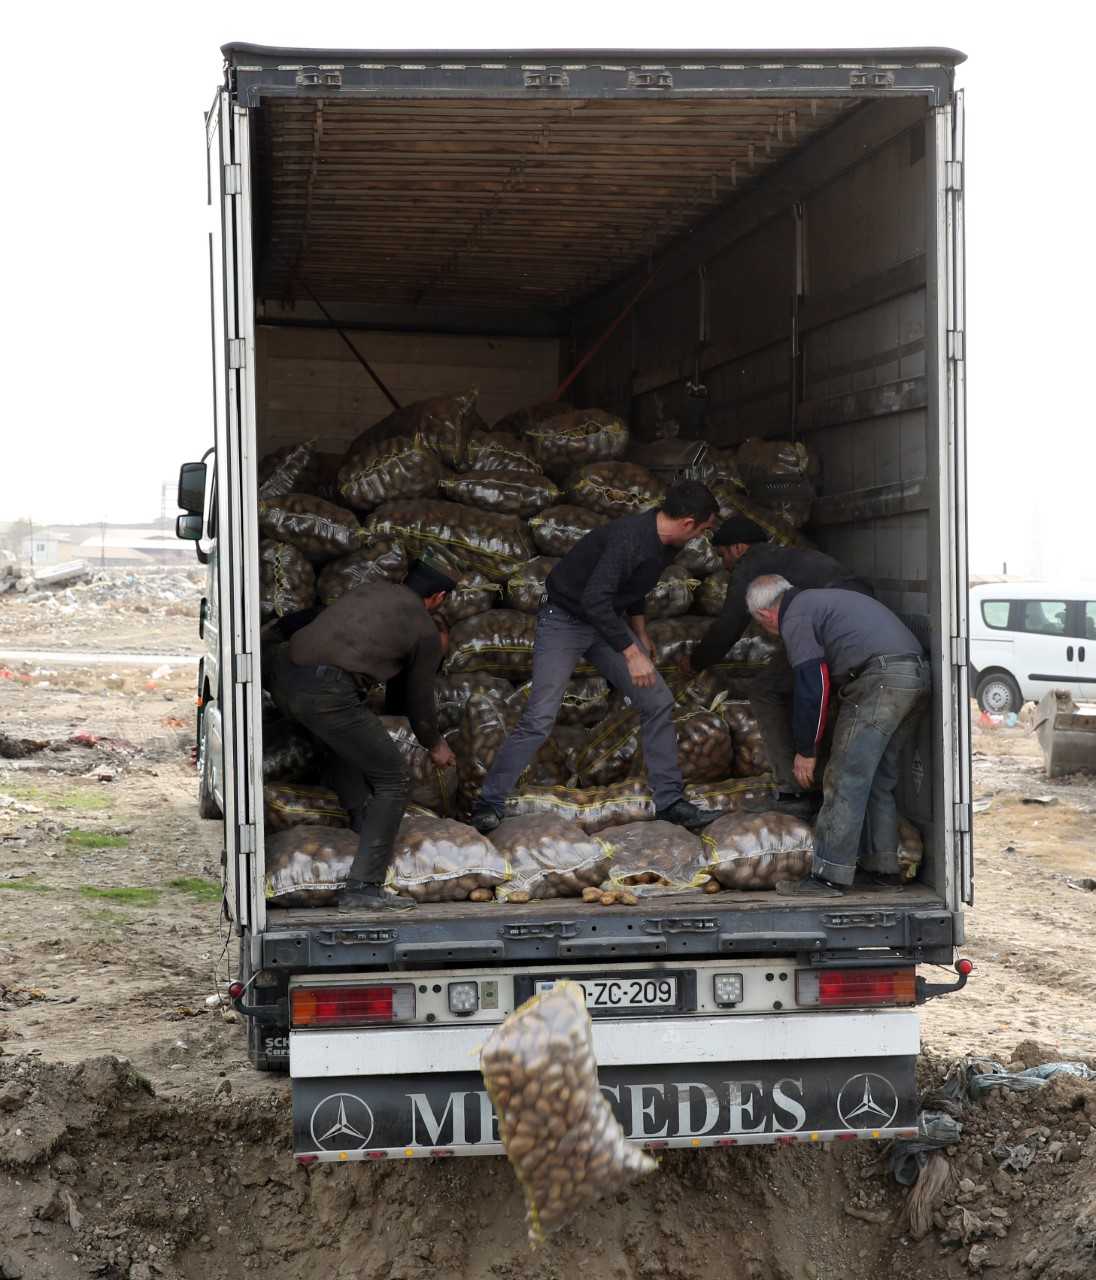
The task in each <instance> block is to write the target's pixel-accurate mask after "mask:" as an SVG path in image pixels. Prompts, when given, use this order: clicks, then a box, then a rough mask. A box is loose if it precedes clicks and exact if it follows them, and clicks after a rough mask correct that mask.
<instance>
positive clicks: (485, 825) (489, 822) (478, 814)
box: [471, 800, 502, 836]
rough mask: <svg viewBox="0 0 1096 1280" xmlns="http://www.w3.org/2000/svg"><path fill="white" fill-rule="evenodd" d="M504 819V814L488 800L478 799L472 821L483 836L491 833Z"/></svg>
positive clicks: (473, 810) (474, 806)
mask: <svg viewBox="0 0 1096 1280" xmlns="http://www.w3.org/2000/svg"><path fill="white" fill-rule="evenodd" d="M501 821H502V814H501V813H499V811H498V810H497V809H496V808H495V806H494V805H493V804H488V803H487V801H486V800H477V801H476V803H475V804H474V805H473V807H472V814H471V823H472V826H474V827H475V828H476V830H477V831H478V832H479V833H480V835H481V836H486V835H489V834H490V833H491V832H492V831H494V829H495V828H496V827H497V826H498V825H499V823H500V822H501Z"/></svg>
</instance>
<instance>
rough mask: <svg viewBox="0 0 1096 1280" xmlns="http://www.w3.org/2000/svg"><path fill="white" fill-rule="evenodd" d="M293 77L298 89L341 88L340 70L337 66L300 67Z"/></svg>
mask: <svg viewBox="0 0 1096 1280" xmlns="http://www.w3.org/2000/svg"><path fill="white" fill-rule="evenodd" d="M295 79H296V82H297V87H298V88H299V89H341V88H342V71H340V70H339V68H338V67H301V69H300V70H299V71H298V72H297V75H296V77H295Z"/></svg>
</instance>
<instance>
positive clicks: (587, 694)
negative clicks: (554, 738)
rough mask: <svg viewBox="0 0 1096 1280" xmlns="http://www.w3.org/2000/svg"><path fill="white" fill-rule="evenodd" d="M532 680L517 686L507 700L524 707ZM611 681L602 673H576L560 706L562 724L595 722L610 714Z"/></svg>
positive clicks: (599, 721) (511, 704)
mask: <svg viewBox="0 0 1096 1280" xmlns="http://www.w3.org/2000/svg"><path fill="white" fill-rule="evenodd" d="M532 687H533V684H532V681H530V680H527V681H526V682H525V683H524V684H520V685H518V687H517V688H516V689H514V690H513V691H512V692H511V693H510V695H509V697H508V698H507V699H506V701H507V702H508V703H509V704H510V706H514V707H518V708H519V709H520V710H522V711H524V710H525V704H526V703H527V702H528V700H529V692H530V690H531V689H532ZM609 692H610V690H609V681H608V680H606V679H605V678H604V677H603V676H575V677H572V679H571V680H569V681H568V682H567V688H566V689H564V691H563V701H562V702H561V703H560V705H559V713H558V714H557V716H556V723H557V724H560V725H596V724H600V723H601V721H602V720H604V719H605V717H606V716H607V715H608V714H609Z"/></svg>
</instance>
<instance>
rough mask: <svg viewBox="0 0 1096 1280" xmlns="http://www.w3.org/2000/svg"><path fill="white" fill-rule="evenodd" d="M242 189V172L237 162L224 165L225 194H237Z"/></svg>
mask: <svg viewBox="0 0 1096 1280" xmlns="http://www.w3.org/2000/svg"><path fill="white" fill-rule="evenodd" d="M242 190H243V174H242V173H241V171H240V166H239V165H238V164H226V165H225V195H226V196H238V195H239V194H240V192H241V191H242Z"/></svg>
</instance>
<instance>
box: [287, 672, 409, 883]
mask: <svg viewBox="0 0 1096 1280" xmlns="http://www.w3.org/2000/svg"><path fill="white" fill-rule="evenodd" d="M271 693H272V695H273V698H274V701H275V702H276V703H277V704H278V709H279V710H280V711H281V712H282V714H283V715H285V716H287V717H288V718H289V719H291V720H296V721H297V723H298V724H302V725H304V727H305V728H306V729H307V730H308V731H309V732H310V733H311V734H312V735H313V736H314V737H316V738H319V740H320V741H321V742H323V743H325V744H326V745H327V746H328V747H329V748H330V749H331V752H332V754H333V756H334V757H335V761H336V767H335V769H334V770H333V774H334V776H333V777H332V782H333V783H334V784H335V789H336V791H337V792H338V795H339V803H340V804H342V806H343V807H344V808H345V809H348V810H349V811H350V813H351V815H352V816H354V815H360V816H361V826H360V831H359V837H358V852H357V856H356V857H355V858H354V862H353V864H352V865H351V868H350V879H351V880H364V881H367V882H368V883H370V884H383V882H384V878H385V873H386V872H387V870H388V868H389V866H390V865H391V862H392V850H393V846H394V844H395V841H396V832H397V831H398V830H399V826H400V821H401V820H402V818H403V810H404V805H405V802H406V799H407V788H408V779H407V769H406V767H405V765H404V762H403V758H402V756H401V755H400V753H399V749H398V748H397V747H396V744H395V743H394V742H393V741H392V739H391V738H390V737H389V736H388V731H387V730H386V729H385V727H384V725H383V724H381V722H380V720H379V719H378V718H377V717H376V716H375V715H374V714H373V712H372V711H370V710H369V708H368V707H367V706H366V705H365V702H364V698H363V695H362V692H361V690H360V689H359V688H358V686H357V684H356V683H355V681H354V679H353V678H352V677H351V676H350V675H348V674H347V673H346V672H345V671H343V670H342V669H341V668H339V667H298V666H297V665H296V664H295V663H294V662H292V661H291V660H290V657H289V653H288V650H287V649H284V648H283V649H281V650H280V651H279V653H278V655H277V656H276V658H275V662H274V680H273V687H272V689H271ZM363 810H364V813H363Z"/></svg>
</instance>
